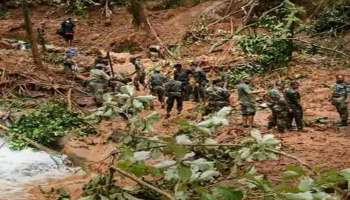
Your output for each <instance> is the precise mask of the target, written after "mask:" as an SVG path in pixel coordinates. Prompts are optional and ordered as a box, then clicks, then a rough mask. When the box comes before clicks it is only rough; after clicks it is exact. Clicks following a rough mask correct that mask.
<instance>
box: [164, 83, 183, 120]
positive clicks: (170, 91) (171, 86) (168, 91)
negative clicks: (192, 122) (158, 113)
mask: <svg viewBox="0 0 350 200" xmlns="http://www.w3.org/2000/svg"><path fill="white" fill-rule="evenodd" d="M165 96H166V97H167V98H168V99H167V102H166V104H167V108H166V111H167V114H166V118H169V117H170V113H171V110H172V109H173V107H174V102H175V101H176V103H177V112H178V114H180V113H181V111H182V108H183V96H182V83H181V82H180V81H177V80H170V81H168V82H167V83H166V84H165Z"/></svg>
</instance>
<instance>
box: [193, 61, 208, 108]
mask: <svg viewBox="0 0 350 200" xmlns="http://www.w3.org/2000/svg"><path fill="white" fill-rule="evenodd" d="M192 73H193V78H194V80H195V84H194V87H193V98H194V101H195V102H200V101H202V102H204V101H205V87H206V85H207V84H208V79H207V74H206V73H205V72H204V71H203V69H202V68H200V67H194V68H193V69H192Z"/></svg>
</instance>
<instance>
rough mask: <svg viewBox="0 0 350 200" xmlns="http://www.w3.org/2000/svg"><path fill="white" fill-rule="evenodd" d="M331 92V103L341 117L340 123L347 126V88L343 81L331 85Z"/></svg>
mask: <svg viewBox="0 0 350 200" xmlns="http://www.w3.org/2000/svg"><path fill="white" fill-rule="evenodd" d="M332 90H333V94H332V104H333V105H334V106H335V107H336V109H337V112H338V113H339V115H340V118H341V125H344V126H347V124H348V117H349V111H348V104H347V98H348V88H347V85H346V84H345V83H336V84H335V85H334V86H333V89H332Z"/></svg>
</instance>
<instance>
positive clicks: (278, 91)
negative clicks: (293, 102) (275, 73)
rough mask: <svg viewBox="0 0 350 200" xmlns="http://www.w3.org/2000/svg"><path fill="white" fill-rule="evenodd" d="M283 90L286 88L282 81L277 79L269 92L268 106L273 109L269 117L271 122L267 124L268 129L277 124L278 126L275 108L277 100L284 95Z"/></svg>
mask: <svg viewBox="0 0 350 200" xmlns="http://www.w3.org/2000/svg"><path fill="white" fill-rule="evenodd" d="M283 90H284V88H283V84H282V82H280V81H276V83H275V84H274V85H273V86H272V87H271V88H270V90H269V91H268V92H267V97H268V101H267V106H268V107H269V108H270V110H271V116H270V117H269V122H268V125H267V128H268V129H272V128H274V127H275V126H277V113H276V111H275V110H274V109H273V108H274V105H275V104H276V103H277V102H276V100H279V98H281V97H283Z"/></svg>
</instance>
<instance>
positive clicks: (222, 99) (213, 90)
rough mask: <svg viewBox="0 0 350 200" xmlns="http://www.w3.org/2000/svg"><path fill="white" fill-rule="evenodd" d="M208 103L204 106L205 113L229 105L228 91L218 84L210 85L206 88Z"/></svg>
mask: <svg viewBox="0 0 350 200" xmlns="http://www.w3.org/2000/svg"><path fill="white" fill-rule="evenodd" d="M206 94H207V100H208V104H207V105H206V107H205V113H204V114H205V115H208V114H210V113H213V112H217V111H219V110H220V109H221V108H223V107H225V106H229V105H230V93H229V91H228V90H227V89H225V88H222V87H219V86H214V85H213V86H210V87H208V88H207V89H206Z"/></svg>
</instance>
